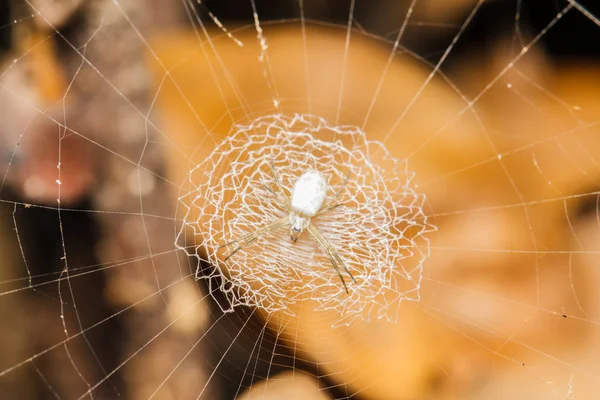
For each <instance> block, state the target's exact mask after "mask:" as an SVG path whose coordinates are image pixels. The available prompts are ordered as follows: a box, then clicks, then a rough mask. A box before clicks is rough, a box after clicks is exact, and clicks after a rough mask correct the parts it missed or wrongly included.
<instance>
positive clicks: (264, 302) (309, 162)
mask: <svg viewBox="0 0 600 400" xmlns="http://www.w3.org/2000/svg"><path fill="white" fill-rule="evenodd" d="M271 163H273V165H274V167H275V171H276V173H277V175H278V177H279V179H280V181H281V184H282V187H283V191H284V193H285V195H286V196H288V198H289V196H290V194H291V189H292V188H293V185H294V183H295V181H296V180H297V179H298V177H300V176H301V175H302V174H303V173H304V172H306V171H308V170H317V171H319V172H321V173H322V174H323V175H324V176H325V177H326V179H327V181H328V193H327V196H328V197H327V199H326V201H325V202H327V201H328V200H329V199H331V198H332V197H333V196H334V194H335V193H336V192H337V191H338V190H340V189H342V192H341V193H340V195H339V200H340V202H342V203H343V205H342V206H340V207H337V208H336V209H334V210H332V211H330V212H328V213H327V214H324V215H322V216H319V217H316V218H313V220H312V224H314V225H315V226H316V227H317V228H318V229H319V230H320V231H321V233H322V234H323V236H324V237H325V238H326V239H327V240H328V241H329V242H330V243H331V244H332V245H333V247H334V248H335V249H336V251H337V253H338V254H339V256H340V257H341V258H342V259H343V260H344V262H345V263H346V265H347V266H348V268H349V270H350V271H351V272H352V275H353V276H354V277H355V279H356V282H357V283H354V282H352V281H351V280H350V279H349V277H348V276H347V275H346V274H345V273H344V272H343V271H342V274H343V275H345V279H346V282H347V284H348V288H349V294H347V293H346V292H345V290H344V287H343V285H342V282H341V280H340V278H339V277H338V276H337V274H336V272H335V270H334V268H333V266H332V265H331V263H330V261H329V258H328V257H327V255H326V254H325V253H324V252H323V251H322V250H321V249H320V248H319V246H318V245H317V244H316V242H314V241H313V239H312V238H311V237H310V236H309V235H308V233H306V232H304V233H303V234H302V235H301V236H300V239H299V240H298V241H297V242H296V243H292V242H291V240H290V237H289V230H286V229H281V230H278V231H275V232H271V233H269V234H265V235H263V236H261V237H260V238H259V239H258V240H257V241H256V242H254V244H252V245H250V246H247V247H244V249H243V250H241V251H239V252H238V253H236V254H235V255H233V256H232V257H231V258H229V259H228V260H227V261H226V262H223V259H224V257H225V255H226V254H227V252H228V249H226V248H220V246H221V245H222V244H223V243H227V242H231V241H232V240H235V239H238V238H240V237H242V236H243V235H245V234H248V233H250V232H253V231H255V230H256V229H258V228H260V227H262V226H264V225H266V224H268V223H269V222H272V221H274V220H276V219H279V218H282V217H285V216H287V212H286V211H285V209H284V208H283V206H282V205H281V204H280V201H279V200H278V199H277V198H276V197H275V196H274V195H273V194H272V193H270V192H269V191H268V190H267V188H266V186H265V184H271V185H272V186H273V187H274V183H275V178H274V176H273V169H272V168H271ZM348 174H349V175H348ZM347 176H349V178H348V179H347V181H346V177H347ZM412 179H413V174H412V173H409V172H408V171H407V166H406V163H405V162H403V161H399V160H397V159H394V158H393V157H392V156H391V155H390V154H389V153H388V152H387V150H386V149H385V148H384V146H383V145H382V144H381V143H378V142H373V141H367V139H366V136H365V134H364V132H362V131H361V130H360V129H359V128H357V127H354V126H332V125H330V124H329V123H328V122H327V121H325V120H324V119H321V118H318V117H315V116H312V115H294V116H293V117H289V116H283V115H280V114H277V115H270V116H265V117H261V118H258V119H256V120H254V121H253V122H252V123H251V124H249V125H235V126H234V127H233V128H232V131H231V132H230V135H228V137H227V138H225V139H224V140H223V141H222V142H221V143H220V144H219V145H217V147H216V148H215V149H214V151H213V152H212V154H211V155H210V156H209V157H208V158H207V159H206V160H205V161H203V162H202V163H201V164H199V165H197V166H196V167H195V168H193V169H192V170H191V172H190V175H189V184H190V188H191V189H192V190H191V191H190V192H189V193H187V194H185V195H184V196H182V197H180V201H181V203H182V204H183V205H184V206H185V208H186V210H187V212H186V216H185V219H184V224H183V227H182V229H181V231H180V232H179V235H178V240H177V243H182V242H183V240H180V237H181V236H182V235H185V232H186V231H187V230H188V229H190V228H191V230H192V232H193V233H194V240H195V243H196V245H195V246H194V247H190V248H184V250H185V251H186V252H187V253H188V254H189V255H191V256H195V257H197V259H198V269H197V271H196V277H197V278H198V279H207V280H208V282H209V286H210V292H211V293H212V291H213V290H214V289H216V288H215V287H214V285H219V286H220V287H219V288H218V289H219V290H220V291H221V292H222V293H224V294H225V295H226V298H227V300H228V302H229V307H226V306H223V305H221V307H222V308H223V311H225V312H228V311H232V310H233V309H234V307H236V306H239V305H246V306H252V307H259V308H262V309H264V310H266V311H267V312H269V313H272V312H276V311H278V312H284V313H287V314H290V315H294V311H293V305H294V304H295V303H298V302H300V301H304V300H313V301H315V302H316V304H317V307H316V309H317V310H328V311H333V312H335V313H337V314H339V320H337V322H336V324H335V325H344V324H345V325H347V324H350V323H351V322H352V321H353V320H354V319H355V318H359V317H360V318H363V319H364V320H369V319H370V318H371V317H373V316H376V317H377V318H380V319H381V318H385V319H387V320H389V321H396V320H397V312H398V307H399V305H400V303H401V302H402V301H403V300H411V301H416V300H418V299H419V288H420V282H421V278H422V270H423V262H424V261H425V259H426V258H427V257H428V256H429V242H428V240H427V238H426V237H425V236H426V235H425V234H426V233H427V232H430V231H433V230H434V227H433V226H432V225H431V224H430V223H428V222H427V218H426V216H425V215H424V214H423V210H422V206H423V202H424V200H425V198H424V196H423V195H419V194H417V193H416V192H415V190H414V185H413V184H412ZM345 181H346V182H347V183H346V184H345V185H344V182H345ZM188 232H189V231H188ZM188 242H189V241H188ZM205 262H208V263H209V264H210V265H211V266H212V267H213V268H211V269H210V270H209V271H208V272H207V271H206V269H203V268H202V265H203V264H204V263H205ZM214 278H217V279H214Z"/></svg>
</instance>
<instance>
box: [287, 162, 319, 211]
mask: <svg viewBox="0 0 600 400" xmlns="http://www.w3.org/2000/svg"><path fill="white" fill-rule="evenodd" d="M326 195H327V182H326V181H325V177H323V175H321V174H320V173H319V172H317V171H308V172H305V173H304V174H302V176H300V178H298V180H297V181H296V183H295V184H294V189H293V190H292V209H293V210H294V211H295V212H297V213H299V214H302V215H304V216H307V217H314V216H315V215H316V214H317V212H319V210H320V209H321V206H322V205H323V201H325V196H326Z"/></svg>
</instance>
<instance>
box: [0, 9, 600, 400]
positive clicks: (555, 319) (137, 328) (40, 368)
mask: <svg viewBox="0 0 600 400" xmlns="http://www.w3.org/2000/svg"><path fill="white" fill-rule="evenodd" d="M594 3H595V2H593V1H577V2H575V1H571V0H569V1H563V0H556V1H542V0H540V1H528V0H488V1H474V0H459V1H450V0H416V1H408V0H406V1H405V0H402V1H386V0H381V1H378V0H377V1H375V0H369V1H366V0H351V1H348V0H345V1H342V0H339V1H337V0H331V1H316V0H315V1H313V0H304V1H285V2H281V1H277V2H275V1H260V0H256V1H255V2H252V1H247V0H228V1H221V0H212V1H202V2H200V1H198V2H196V1H193V2H192V1H185V0H184V1H175V0H173V1H169V0H151V1H108V0H99V1H94V2H85V1H81V0H52V1H44V0H28V1H3V2H1V3H0V18H2V20H1V21H0V65H1V75H0V121H2V123H1V125H0V150H1V151H0V167H1V169H0V171H1V174H0V175H1V176H2V184H1V186H0V206H1V209H2V213H1V217H2V221H1V228H0V234H1V236H2V238H1V239H0V252H1V257H0V260H1V261H0V391H1V393H4V395H3V396H5V397H4V398H8V399H27V398H31V399H38V398H39V399H46V398H48V399H50V398H61V399H63V398H66V399H71V398H74V399H76V398H96V399H113V398H115V399H116V398H126V399H130V398H131V399H138V398H139V399H144V398H160V399H163V398H164V399H187V398H197V397H201V398H208V399H213V398H214V399H232V398H237V397H239V396H241V395H242V393H244V392H245V393H246V394H245V396H249V397H251V398H303V399H305V398H306V399H308V398H325V399H326V398H350V397H352V398H357V399H363V398H364V399H446V398H448V399H453V398H457V399H459V398H460V399H464V398H477V399H496V398H528V399H533V398H535V399H547V398H560V399H570V398H573V399H586V398H589V399H592V398H595V396H596V393H597V389H598V388H600V362H599V361H598V360H600V357H598V354H597V351H598V350H597V347H598V345H597V343H598V340H599V339H600V337H599V336H598V332H597V331H598V329H597V326H598V323H599V322H600V314H599V310H598V305H599V303H598V301H599V300H600V299H599V298H598V296H597V292H598V290H597V289H598V278H599V276H598V271H599V270H598V260H599V258H598V252H599V251H600V241H599V239H600V217H599V211H598V204H599V203H600V195H599V191H600V183H599V182H600V131H599V129H600V128H598V126H597V123H598V122H599V121H600V69H599V67H598V61H599V57H600V22H599V21H600V20H599V17H598V15H599V13H600V8H599V7H598V6H597V5H596V4H594ZM254 13H255V14H254ZM255 15H256V16H257V17H258V18H259V19H260V23H261V24H262V25H261V26H262V27H263V28H264V35H265V37H266V39H267V43H268V44H269V48H268V49H267V52H266V54H267V57H268V60H269V61H268V62H270V63H271V64H270V65H269V68H270V69H267V67H265V65H266V64H264V63H263V62H260V61H259V56H260V55H261V54H262V53H261V48H260V46H259V42H258V40H257V39H256V38H257V31H256V30H255ZM349 24H350V27H351V30H348V26H349ZM223 27H224V28H223ZM348 32H350V33H351V35H350V40H349V41H348ZM228 34H229V35H231V37H230V36H228ZM306 38H308V40H307V39H306ZM236 41H241V42H243V44H244V45H243V46H239V45H238V44H237V42H236ZM395 43H396V45H395ZM348 48H349V51H346V49H348ZM307 49H308V50H307ZM523 49H525V50H523ZM392 51H393V53H392ZM306 54H308V60H309V61H308V62H307V64H306V65H307V66H306V70H307V71H309V72H310V73H306V76H305V72H306V71H305V70H304V68H305V65H304V61H303V60H304V58H302V57H306ZM384 71H385V72H384ZM432 71H435V72H436V73H435V74H433V73H432ZM265 77H266V78H265ZM340 77H341V78H340ZM269 79H270V80H271V81H269ZM340 79H341V83H342V84H340ZM265 82H271V83H273V82H275V83H276V85H275V86H276V87H277V89H278V90H279V92H278V95H277V96H276V95H274V89H273V86H272V85H271V84H265ZM376 88H377V89H376ZM311 96H312V97H311ZM307 97H308V98H309V100H312V101H313V102H312V103H311V102H310V101H307V100H306V98H307ZM273 98H278V99H280V100H281V101H282V106H281V107H282V108H281V109H277V110H282V111H283V112H284V113H287V114H293V113H296V112H299V113H302V112H308V110H309V109H310V111H311V112H312V113H314V114H317V115H320V116H323V117H325V118H327V119H328V120H330V121H333V120H336V119H338V120H340V118H341V121H340V123H341V122H343V123H348V124H354V125H358V126H361V127H362V128H363V129H365V131H366V132H367V135H368V136H369V135H371V136H370V137H371V138H372V139H373V140H380V141H384V142H386V144H387V145H388V148H389V150H390V151H391V152H392V153H393V154H394V155H395V156H397V157H401V158H407V159H408V160H409V161H408V165H409V169H411V170H413V171H415V173H416V180H417V183H418V186H419V187H420V188H422V190H423V192H424V193H425V194H426V195H427V198H428V203H427V204H426V207H425V212H426V214H427V215H429V216H430V217H431V218H432V221H433V223H434V224H435V225H436V226H437V227H438V232H436V233H435V234H433V235H432V236H431V238H430V242H431V258H430V260H428V261H426V263H425V264H424V279H423V283H422V292H421V297H422V301H421V302H420V303H414V304H409V305H406V306H405V305H404V304H403V305H402V306H401V307H400V311H399V315H400V317H399V322H398V323H397V324H396V325H389V324H383V323H380V322H379V321H375V322H371V323H366V322H365V323H358V324H356V325H353V326H351V327H348V328H344V329H338V330H332V329H331V319H330V316H327V315H325V316H323V315H320V314H318V313H315V312H314V311H313V310H312V309H311V308H310V307H300V306H298V307H299V308H298V309H297V310H296V312H297V313H298V315H299V316H300V317H299V319H298V320H293V321H291V322H290V321H287V320H285V319H283V318H279V317H277V316H275V317H270V316H266V315H264V314H263V313H262V312H261V311H260V310H258V311H256V310H253V309H250V308H247V309H245V308H244V309H242V308H240V309H239V310H236V312H235V313H230V314H224V313H223V312H222V311H221V308H220V307H219V302H224V301H226V300H225V299H224V298H223V297H222V296H221V295H220V294H219V293H217V292H214V291H211V287H210V286H209V284H208V283H206V281H203V280H201V281H196V280H195V279H194V273H195V272H196V260H195V259H193V258H188V257H187V256H185V254H184V253H183V252H181V251H178V250H177V248H176V247H175V245H174V242H175V237H176V235H177V232H178V230H179V227H180V225H181V212H182V206H181V204H180V203H179V201H178V199H179V196H181V195H182V194H184V193H185V192H187V191H188V190H190V189H189V188H188V185H187V181H186V176H187V172H188V171H189V170H190V169H191V168H192V167H193V166H194V165H196V164H198V163H200V162H201V161H202V160H203V159H204V158H205V157H207V156H208V155H209V154H210V152H211V150H212V149H213V148H214V146H215V144H217V143H218V141H219V139H221V138H223V137H224V136H225V135H227V134H228V132H229V129H230V128H231V126H232V124H234V123H247V122H248V121H249V120H252V117H258V116H261V115H266V114H268V113H273V112H275V111H276V110H275V108H277V106H275V108H273V106H272V99H273ZM338 100H339V102H340V104H343V105H344V107H343V110H344V111H343V112H342V113H341V117H340V111H339V108H337V109H336V106H338ZM470 102H473V106H472V107H469V105H470ZM465 110H466V111H465ZM336 116H337V117H339V118H336ZM336 122H338V121H336ZM194 244H195V243H193V240H192V241H191V242H190V243H189V245H194ZM205 268H211V267H210V266H205V265H201V266H200V270H201V271H202V270H203V269H205ZM209 293H210V295H209ZM190 310H191V311H190ZM250 388H253V389H252V390H251V391H250V392H248V390H250ZM268 396H271V397H268Z"/></svg>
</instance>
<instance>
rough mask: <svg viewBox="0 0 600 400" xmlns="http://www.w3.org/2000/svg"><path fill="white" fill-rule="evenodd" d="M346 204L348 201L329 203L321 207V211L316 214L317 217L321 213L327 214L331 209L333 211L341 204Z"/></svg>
mask: <svg viewBox="0 0 600 400" xmlns="http://www.w3.org/2000/svg"><path fill="white" fill-rule="evenodd" d="M345 204H347V203H336V204H327V205H326V206H324V207H323V208H321V209H320V210H319V212H318V213H317V214H316V215H315V217H318V216H319V215H322V214H326V213H328V212H329V211H331V210H333V209H336V208H338V207H340V206H343V205H345Z"/></svg>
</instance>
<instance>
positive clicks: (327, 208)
mask: <svg viewBox="0 0 600 400" xmlns="http://www.w3.org/2000/svg"><path fill="white" fill-rule="evenodd" d="M351 173H352V170H348V173H347V174H346V178H344V182H343V183H342V187H340V188H339V189H338V191H337V192H335V194H334V195H333V198H332V199H331V200H329V201H328V202H327V203H326V204H325V205H324V206H323V207H322V208H321V210H320V211H319V212H318V214H324V213H326V212H328V211H331V210H333V209H334V208H336V207H339V206H341V205H342V204H343V203H338V204H336V205H334V204H333V203H335V201H336V200H337V198H338V197H339V195H340V194H341V193H342V191H343V190H344V188H345V187H346V185H347V184H348V180H349V179H350V175H351Z"/></svg>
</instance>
